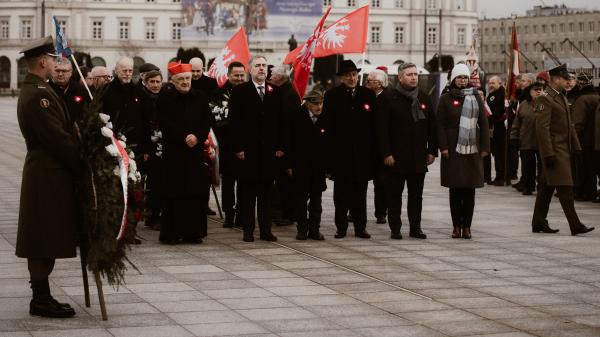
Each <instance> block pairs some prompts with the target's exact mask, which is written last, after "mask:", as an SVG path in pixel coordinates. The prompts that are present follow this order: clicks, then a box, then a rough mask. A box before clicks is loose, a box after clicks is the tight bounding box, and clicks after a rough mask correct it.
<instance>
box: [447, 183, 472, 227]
mask: <svg viewBox="0 0 600 337" xmlns="http://www.w3.org/2000/svg"><path fill="white" fill-rule="evenodd" d="M473 209H475V189H474V188H455V187H451V188H450V215H451V216H452V226H454V227H462V228H471V222H472V221H473Z"/></svg>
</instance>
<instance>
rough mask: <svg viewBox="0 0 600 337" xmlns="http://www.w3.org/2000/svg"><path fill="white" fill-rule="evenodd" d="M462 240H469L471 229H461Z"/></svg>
mask: <svg viewBox="0 0 600 337" xmlns="http://www.w3.org/2000/svg"><path fill="white" fill-rule="evenodd" d="M462 238H463V239H471V228H470V227H465V228H463V229H462Z"/></svg>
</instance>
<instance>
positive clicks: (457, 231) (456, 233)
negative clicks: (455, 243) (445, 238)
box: [452, 226, 462, 239]
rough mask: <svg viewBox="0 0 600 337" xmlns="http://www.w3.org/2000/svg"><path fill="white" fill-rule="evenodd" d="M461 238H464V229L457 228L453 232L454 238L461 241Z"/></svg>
mask: <svg viewBox="0 0 600 337" xmlns="http://www.w3.org/2000/svg"><path fill="white" fill-rule="evenodd" d="M461 236H462V228H460V227H458V226H455V227H454V229H453V230H452V238H453V239H460V237H461Z"/></svg>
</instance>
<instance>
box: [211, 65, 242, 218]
mask: <svg viewBox="0 0 600 337" xmlns="http://www.w3.org/2000/svg"><path fill="white" fill-rule="evenodd" d="M244 82H246V67H244V65H243V64H242V63H240V62H237V61H234V62H231V63H230V64H229V67H228V68H227V82H226V83H225V84H224V85H223V86H222V87H221V88H219V89H218V90H217V93H216V94H215V98H214V100H213V102H214V103H215V104H217V105H219V106H223V105H224V104H227V108H228V107H229V99H230V98H231V91H232V90H233V88H234V87H236V86H238V85H240V84H242V83H244ZM213 115H214V112H213ZM213 130H214V131H215V135H216V136H217V141H218V142H219V171H220V173H221V204H222V206H223V212H225V222H224V223H223V227H233V226H234V224H235V223H236V222H238V223H239V221H240V220H239V217H240V215H241V214H240V209H241V204H240V202H239V201H240V200H239V198H240V190H239V188H240V185H239V184H237V198H236V183H235V182H236V177H235V168H234V167H235V160H236V159H235V153H234V152H233V148H232V134H231V126H230V125H229V115H227V116H220V117H218V118H217V117H216V116H215V124H214V127H213ZM236 212H237V217H238V219H237V220H235V216H236Z"/></svg>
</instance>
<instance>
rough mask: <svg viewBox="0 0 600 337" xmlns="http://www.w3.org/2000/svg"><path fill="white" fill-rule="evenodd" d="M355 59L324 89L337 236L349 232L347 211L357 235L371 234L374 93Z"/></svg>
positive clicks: (367, 235)
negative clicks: (363, 81)
mask: <svg viewBox="0 0 600 337" xmlns="http://www.w3.org/2000/svg"><path fill="white" fill-rule="evenodd" d="M359 71H360V69H358V68H356V65H355V64H354V62H352V61H350V60H346V61H344V62H342V64H341V66H340V72H339V73H338V74H337V75H338V76H339V77H340V80H341V82H342V84H341V85H339V86H338V87H336V88H333V89H331V90H329V91H327V93H325V101H324V103H323V117H324V118H326V124H325V125H326V127H327V128H328V129H329V130H330V132H329V141H328V145H329V146H328V147H329V156H328V158H329V160H330V162H329V165H328V167H329V168H328V171H329V173H330V174H331V179H332V180H333V181H334V185H333V202H334V204H335V225H336V227H337V232H336V234H335V238H343V237H345V236H346V230H347V229H348V218H347V215H348V211H350V212H351V213H352V217H353V220H354V235H355V236H357V237H361V238H370V237H371V235H370V234H369V233H367V231H366V226H367V184H368V182H369V180H371V179H373V171H374V166H375V160H376V158H375V151H374V149H375V146H374V137H375V136H374V134H373V123H374V118H375V112H376V103H375V94H374V93H373V92H372V91H371V90H369V89H367V88H364V87H361V86H358V72H359Z"/></svg>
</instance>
